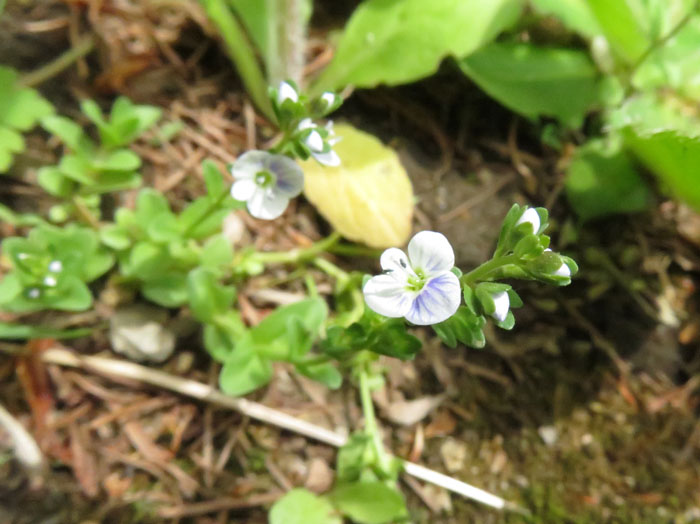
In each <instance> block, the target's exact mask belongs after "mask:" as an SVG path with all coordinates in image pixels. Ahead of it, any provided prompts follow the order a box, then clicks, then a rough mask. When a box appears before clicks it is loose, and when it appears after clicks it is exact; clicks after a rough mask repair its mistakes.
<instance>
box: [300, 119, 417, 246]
mask: <svg viewBox="0 0 700 524" xmlns="http://www.w3.org/2000/svg"><path fill="white" fill-rule="evenodd" d="M335 133H336V135H337V136H339V137H342V139H341V140H340V142H338V143H337V144H336V145H335V146H334V147H333V149H334V150H335V151H336V152H337V153H338V155H339V156H340V160H341V164H340V166H338V167H324V166H321V165H319V164H318V163H317V162H316V161H314V160H313V159H309V160H307V161H306V162H302V168H303V169H304V175H305V181H304V194H305V195H306V198H308V199H309V201H310V202H311V203H312V204H313V205H314V206H316V209H318V211H319V212H320V213H321V215H323V217H324V218H325V219H326V220H328V222H330V223H331V225H332V226H333V227H334V228H335V229H336V230H337V231H338V232H339V233H340V234H342V235H343V236H344V237H345V238H347V239H349V240H354V241H356V242H362V243H364V244H367V245H368V246H371V247H376V248H386V247H392V246H400V245H403V244H404V243H405V242H406V241H407V240H408V236H409V235H410V233H411V218H412V216H413V188H412V187H411V181H410V180H409V178H408V175H407V174H406V170H405V169H404V168H403V166H402V165H401V163H400V162H399V157H398V155H397V154H396V152H395V151H394V150H393V149H391V148H389V147H387V146H385V145H384V144H382V143H381V142H380V141H379V140H378V139H377V138H375V137H374V136H372V135H370V134H368V133H365V132H363V131H360V130H358V129H355V128H354V127H352V126H350V125H347V124H338V125H336V126H335Z"/></svg>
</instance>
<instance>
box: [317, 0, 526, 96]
mask: <svg viewBox="0 0 700 524" xmlns="http://www.w3.org/2000/svg"><path fill="white" fill-rule="evenodd" d="M521 9H522V2H521V1H519V0H491V1H489V2H482V1H479V0H432V1H431V2H426V1H425V0H401V1H396V0H366V1H365V2H363V3H361V4H360V5H359V6H358V7H357V9H356V10H355V12H354V13H353V15H352V17H351V18H350V20H349V21H348V23H347V26H346V27H345V31H344V33H343V36H342V37H341V39H340V42H339V43H338V47H337V49H336V52H335V55H334V57H333V61H332V62H331V64H330V65H329V66H328V67H327V68H326V70H325V71H324V72H323V73H322V74H321V77H320V78H319V81H318V83H317V84H316V86H315V87H314V92H316V93H320V92H321V91H327V90H330V91H334V90H340V89H343V88H345V87H346V86H348V85H354V86H357V87H374V86H376V85H378V84H388V85H396V84H403V83H407V82H412V81H414V80H418V79H419V78H423V77H426V76H429V75H430V74H432V73H434V72H435V71H436V70H437V68H438V66H439V65H440V62H441V61H442V59H443V58H445V57H446V56H449V55H452V56H455V57H463V56H466V55H468V54H469V53H472V52H474V51H475V50H476V49H478V48H479V47H480V46H482V45H483V44H485V43H487V42H489V41H491V40H492V39H493V38H494V37H495V36H496V35H498V34H499V33H500V32H501V31H503V30H504V29H506V28H507V27H509V26H510V25H512V24H513V23H514V22H515V20H517V18H518V16H519V15H520V12H521Z"/></svg>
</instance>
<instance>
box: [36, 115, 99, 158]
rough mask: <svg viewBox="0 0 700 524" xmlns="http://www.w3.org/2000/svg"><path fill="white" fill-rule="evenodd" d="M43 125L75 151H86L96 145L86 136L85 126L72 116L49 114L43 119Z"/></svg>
mask: <svg viewBox="0 0 700 524" xmlns="http://www.w3.org/2000/svg"><path fill="white" fill-rule="evenodd" d="M41 126H42V127H43V128H44V129H46V131H48V132H49V133H51V134H52V135H56V136H57V137H58V138H60V139H61V141H62V142H63V143H64V144H65V145H67V146H68V147H69V148H70V149H72V150H73V151H85V152H87V151H88V150H89V149H92V148H93V147H94V144H92V143H91V141H90V140H89V139H88V138H87V137H86V136H85V133H84V132H83V128H82V127H80V126H79V125H78V124H76V123H75V122H73V121H72V120H71V119H70V118H66V117H65V116H58V115H49V116H47V117H44V118H43V119H42V120H41Z"/></svg>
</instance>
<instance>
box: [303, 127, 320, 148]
mask: <svg viewBox="0 0 700 524" xmlns="http://www.w3.org/2000/svg"><path fill="white" fill-rule="evenodd" d="M304 143H306V145H307V146H308V147H309V149H311V151H313V152H314V153H320V152H321V151H323V137H322V136H321V134H320V133H319V132H318V131H316V130H314V131H311V133H310V134H309V136H307V137H306V140H304Z"/></svg>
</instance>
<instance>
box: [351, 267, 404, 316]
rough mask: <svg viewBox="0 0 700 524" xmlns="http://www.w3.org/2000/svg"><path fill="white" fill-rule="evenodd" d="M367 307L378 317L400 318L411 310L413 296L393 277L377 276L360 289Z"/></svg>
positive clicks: (389, 275)
mask: <svg viewBox="0 0 700 524" xmlns="http://www.w3.org/2000/svg"><path fill="white" fill-rule="evenodd" d="M362 293H363V294H364V295H365V302H366V303H367V306H368V307H369V308H370V309H371V310H372V311H375V312H377V313H379V314H380V315H384V316H385V317H391V318H400V317H403V316H405V315H406V313H407V312H408V310H409V309H410V308H411V304H412V301H413V300H412V299H413V294H412V293H411V292H409V291H406V286H405V282H404V283H402V282H401V281H400V280H399V279H396V278H394V276H393V275H391V274H388V275H377V276H375V277H372V278H370V279H369V280H368V281H367V283H366V284H365V286H364V287H363V288H362Z"/></svg>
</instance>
